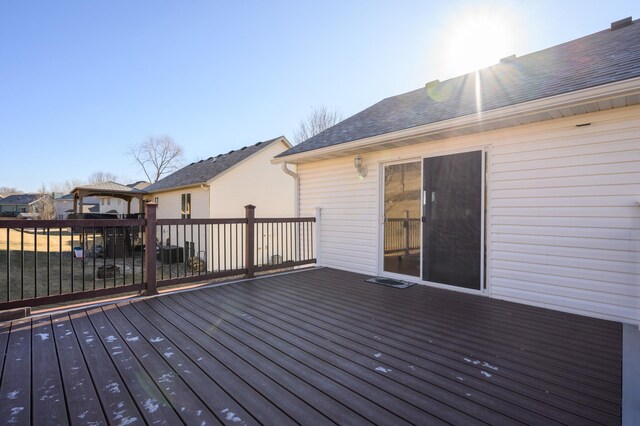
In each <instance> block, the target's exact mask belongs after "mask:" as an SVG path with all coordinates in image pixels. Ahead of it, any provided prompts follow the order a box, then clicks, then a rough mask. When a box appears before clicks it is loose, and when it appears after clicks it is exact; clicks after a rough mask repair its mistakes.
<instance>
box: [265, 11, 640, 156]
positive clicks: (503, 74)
mask: <svg viewBox="0 0 640 426" xmlns="http://www.w3.org/2000/svg"><path fill="white" fill-rule="evenodd" d="M615 24H617V25H615V26H617V27H621V28H618V29H615V30H609V29H607V30H604V31H600V32H597V33H595V34H592V35H588V36H586V37H582V38H579V39H577V40H573V41H570V42H567V43H563V44H560V45H557V46H554V47H551V48H548V49H544V50H541V51H538V52H534V53H531V54H528V55H524V56H522V57H520V58H516V57H515V56H512V57H509V58H505V59H503V60H502V61H500V63H498V64H496V65H493V66H491V67H488V68H485V69H482V70H479V71H477V72H472V73H469V74H465V75H462V76H459V77H456V78H452V79H449V80H446V81H443V82H438V81H435V82H432V83H429V84H427V85H426V86H425V87H423V88H420V89H417V90H414V91H411V92H408V93H404V94H402V95H398V96H393V97H390V98H387V99H384V100H382V101H380V102H378V103H377V104H375V105H373V106H371V107H369V108H367V109H365V110H364V111H361V112H359V113H357V114H355V115H353V116H351V117H349V118H347V119H346V120H344V121H342V122H340V123H338V124H336V125H335V126H333V127H331V128H329V129H327V130H325V131H323V132H322V133H319V134H318V135H316V136H313V137H311V138H309V139H307V140H306V141H304V142H302V143H301V144H299V145H296V146H294V147H293V148H291V149H289V150H287V151H285V152H283V153H281V154H279V155H278V156H277V157H285V156H289V155H293V154H298V153H302V152H306V151H312V150H316V149H320V148H325V147H329V146H334V145H338V144H342V143H345V142H350V141H356V140H360V139H364V138H369V137H373V136H378V135H383V134H386V133H391V132H395V131H399V130H405V129H410V128H413V127H417V126H423V125H427V124H432V123H436V122H439V121H444V120H449V119H454V118H458V117H463V116H467V115H475V114H477V113H478V101H479V102H480V110H481V111H482V112H487V111H491V110H494V109H498V108H502V107H507V106H513V105H516V104H520V103H524V102H528V101H533V100H537V99H542V98H547V97H552V96H555V95H560V94H564V93H569V92H574V91H578V90H582V89H587V88H592V87H596V86H600V85H604V84H608V83H614V82H620V81H623V80H628V79H632V78H636V77H640V23H639V22H638V20H635V21H631V20H630V18H629V19H628V20H622V21H619V22H618V23H615ZM625 25H626V26H625ZM612 28H614V24H612ZM476 80H478V83H479V84H476ZM476 92H477V93H478V94H479V95H480V96H476Z"/></svg>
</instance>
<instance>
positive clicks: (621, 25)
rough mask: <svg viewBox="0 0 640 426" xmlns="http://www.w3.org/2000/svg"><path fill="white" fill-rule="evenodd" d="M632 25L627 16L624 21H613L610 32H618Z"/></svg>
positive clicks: (629, 17)
mask: <svg viewBox="0 0 640 426" xmlns="http://www.w3.org/2000/svg"><path fill="white" fill-rule="evenodd" d="M631 24H633V19H632V18H631V16H627V17H626V18H624V19H620V20H619V21H615V22H612V23H611V31H615V30H619V29H620V28H624V27H628V26H629V25H631Z"/></svg>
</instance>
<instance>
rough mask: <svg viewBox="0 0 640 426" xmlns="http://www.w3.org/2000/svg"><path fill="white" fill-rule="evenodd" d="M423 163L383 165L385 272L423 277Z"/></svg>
mask: <svg viewBox="0 0 640 426" xmlns="http://www.w3.org/2000/svg"><path fill="white" fill-rule="evenodd" d="M421 174H422V171H421V163H420V161H414V162H410V163H402V164H392V165H388V166H385V167H384V224H383V234H384V253H383V257H384V265H383V268H384V272H391V273H394V274H402V275H409V276H414V277H420V217H421V215H422V213H421V205H420V191H421Z"/></svg>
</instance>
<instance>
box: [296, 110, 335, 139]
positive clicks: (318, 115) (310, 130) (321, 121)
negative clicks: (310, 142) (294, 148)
mask: <svg viewBox="0 0 640 426" xmlns="http://www.w3.org/2000/svg"><path fill="white" fill-rule="evenodd" d="M340 121H342V114H341V113H340V112H339V111H337V110H329V109H328V108H327V107H326V106H324V105H323V106H321V107H318V108H314V109H313V110H312V111H311V114H309V116H307V117H306V118H305V119H303V120H301V121H300V125H299V126H298V129H297V130H296V131H295V133H294V135H293V143H294V144H296V145H297V144H299V143H300V142H303V141H306V140H307V139H309V138H310V137H312V136H315V135H317V134H318V133H320V132H322V131H324V130H326V129H328V128H329V127H332V126H333V125H335V124H337V123H338V122H340Z"/></svg>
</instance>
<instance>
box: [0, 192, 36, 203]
mask: <svg viewBox="0 0 640 426" xmlns="http://www.w3.org/2000/svg"><path fill="white" fill-rule="evenodd" d="M41 197H42V194H14V195H9V196H8V197H6V198H0V204H3V205H7V206H20V205H28V204H31V203H33V202H34V201H37V200H39V199H40V198H41Z"/></svg>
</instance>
